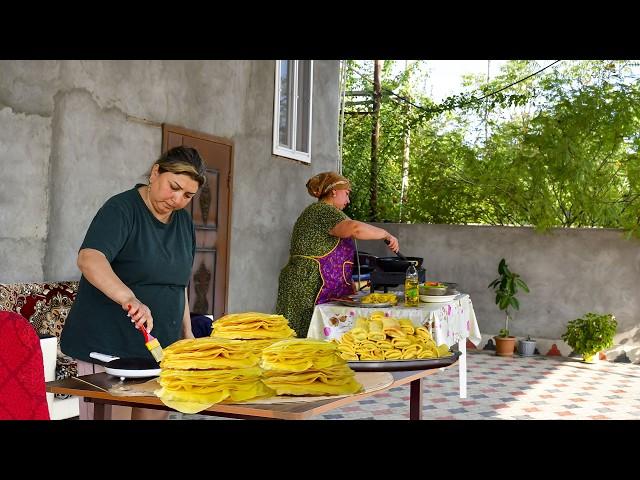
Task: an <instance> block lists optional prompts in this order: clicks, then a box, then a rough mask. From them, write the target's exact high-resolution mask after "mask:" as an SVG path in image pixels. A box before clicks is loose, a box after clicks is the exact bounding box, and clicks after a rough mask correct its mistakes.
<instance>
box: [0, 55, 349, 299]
mask: <svg viewBox="0 0 640 480" xmlns="http://www.w3.org/2000/svg"><path fill="white" fill-rule="evenodd" d="M274 68H275V62H274V61H269V60H263V61H231V60H229V61H159V60H157V61H104V60H100V61H79V60H74V61H53V60H52V61H0V185H1V188H0V282H18V281H42V280H73V279H78V278H79V277H80V272H79V271H78V269H77V267H76V265H75V262H76V255H77V250H78V247H79V246H80V244H81V242H82V239H83V237H84V234H85V232H86V229H87V227H88V225H89V222H90V221H91V219H92V217H93V215H94V214H95V212H96V211H97V209H98V208H99V207H100V206H101V205H102V204H103V203H104V201H105V200H106V199H107V198H108V197H110V196H111V195H114V194H116V193H118V192H121V191H123V190H125V189H128V188H131V187H133V185H134V184H135V183H136V182H144V181H145V176H144V174H145V172H146V171H147V169H148V168H149V166H150V165H151V163H153V161H154V160H155V159H156V158H157V157H158V155H159V154H160V151H161V140H162V138H161V137H162V132H161V124H162V123H169V124H172V125H177V126H181V127H184V128H188V129H192V130H195V131H200V132H203V133H208V134H211V135H215V136H218V137H223V138H227V139H230V140H231V141H232V142H233V143H234V159H233V160H234V184H233V199H232V203H233V206H232V225H231V245H230V273H229V301H228V309H229V311H242V310H258V311H271V310H272V308H273V306H274V305H275V298H276V292H277V278H278V274H279V271H280V268H281V267H282V266H283V265H284V263H285V262H286V258H287V255H288V248H289V237H290V233H291V228H292V227H293V223H294V221H295V219H296V218H297V216H298V214H299V213H300V211H301V210H302V209H303V208H304V207H305V206H306V205H308V204H309V203H310V202H311V201H312V200H313V199H312V198H311V197H310V196H309V195H308V194H307V192H306V189H305V187H304V185H305V182H306V180H307V179H308V178H309V177H310V176H311V175H313V174H315V173H318V172H320V171H325V170H335V169H336V168H337V158H338V152H337V123H336V122H337V118H338V104H339V94H338V90H339V89H338V81H339V78H338V77H339V64H338V62H337V61H316V62H315V63H314V104H313V141H312V145H311V148H312V163H311V165H307V164H303V163H300V162H296V161H293V160H289V159H285V158H282V157H275V156H273V155H272V154H271V148H272V124H273V92H274V90H273V87H274Z"/></svg>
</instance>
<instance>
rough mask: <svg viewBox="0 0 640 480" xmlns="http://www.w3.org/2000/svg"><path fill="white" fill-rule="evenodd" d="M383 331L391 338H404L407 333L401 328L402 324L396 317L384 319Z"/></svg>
mask: <svg viewBox="0 0 640 480" xmlns="http://www.w3.org/2000/svg"><path fill="white" fill-rule="evenodd" d="M382 331H383V332H384V333H385V334H387V335H388V336H390V337H404V336H405V333H404V332H403V331H402V328H401V327H400V322H398V319H397V318H394V317H383V318H382Z"/></svg>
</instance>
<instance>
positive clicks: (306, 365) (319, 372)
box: [260, 338, 362, 395]
mask: <svg viewBox="0 0 640 480" xmlns="http://www.w3.org/2000/svg"><path fill="white" fill-rule="evenodd" d="M260 366H261V367H262V369H263V370H264V373H263V382H264V383H265V385H266V386H267V387H269V388H271V389H272V390H274V391H275V392H276V394H277V395H349V394H353V393H357V392H359V391H361V390H362V385H360V383H358V382H357V381H356V379H355V372H354V371H353V370H351V368H349V366H348V365H347V363H346V361H345V360H344V359H342V358H340V356H339V355H338V351H337V347H336V345H335V343H332V342H326V341H324V340H314V339H310V338H292V339H286V340H281V341H279V342H276V343H274V344H273V345H271V346H269V347H267V348H265V349H264V350H263V352H262V359H261V361H260Z"/></svg>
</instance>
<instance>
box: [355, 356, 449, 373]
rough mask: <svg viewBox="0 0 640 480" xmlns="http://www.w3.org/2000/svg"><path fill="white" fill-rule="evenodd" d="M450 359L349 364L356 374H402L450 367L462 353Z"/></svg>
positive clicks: (366, 361)
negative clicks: (402, 372)
mask: <svg viewBox="0 0 640 480" xmlns="http://www.w3.org/2000/svg"><path fill="white" fill-rule="evenodd" d="M452 353H453V355H451V356H449V357H439V358H423V359H413V360H360V361H350V362H347V363H348V364H349V367H351V370H354V371H356V372H401V371H407V370H429V369H431V368H441V367H448V366H449V365H452V364H454V363H455V362H457V361H458V358H460V352H452Z"/></svg>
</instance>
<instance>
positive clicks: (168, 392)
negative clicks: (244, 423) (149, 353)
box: [154, 337, 273, 413]
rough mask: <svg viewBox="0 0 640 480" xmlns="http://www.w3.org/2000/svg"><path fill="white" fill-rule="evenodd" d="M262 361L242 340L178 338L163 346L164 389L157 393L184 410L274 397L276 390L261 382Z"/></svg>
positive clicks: (161, 397) (195, 411) (162, 374)
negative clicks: (224, 402)
mask: <svg viewBox="0 0 640 480" xmlns="http://www.w3.org/2000/svg"><path fill="white" fill-rule="evenodd" d="M259 361H260V356H259V355H257V354H256V352H255V349H254V347H252V346H251V345H250V344H249V343H248V342H243V341H241V340H229V339H226V338H215V337H203V338H195V339H185V340H178V341H177V342H175V343H173V344H171V345H170V346H168V347H167V348H165V349H164V355H163V359H162V361H161V362H160V369H161V370H160V378H159V383H160V386H161V388H160V389H158V390H156V391H155V392H154V393H155V394H156V396H157V397H159V398H160V400H162V403H164V404H165V405H167V406H168V407H171V408H174V409H175V410H178V411H179V412H182V413H197V412H200V411H202V410H205V409H207V408H209V407H210V406H211V405H213V404H215V403H220V402H222V401H233V402H240V401H244V400H248V399H251V398H256V397H264V396H271V395H273V391H272V390H270V389H269V388H268V387H266V385H265V384H264V383H263V382H262V381H261V374H262V370H261V369H260V367H259V366H258V363H259Z"/></svg>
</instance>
